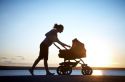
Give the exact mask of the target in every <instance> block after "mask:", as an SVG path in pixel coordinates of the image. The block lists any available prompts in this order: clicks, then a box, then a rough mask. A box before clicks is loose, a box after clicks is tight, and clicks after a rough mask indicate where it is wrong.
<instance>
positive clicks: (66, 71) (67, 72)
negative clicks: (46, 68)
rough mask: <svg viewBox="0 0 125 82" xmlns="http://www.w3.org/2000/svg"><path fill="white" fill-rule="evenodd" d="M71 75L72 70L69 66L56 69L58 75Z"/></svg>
mask: <svg viewBox="0 0 125 82" xmlns="http://www.w3.org/2000/svg"><path fill="white" fill-rule="evenodd" d="M71 73H72V68H71V67H70V66H59V67H58V68H57V74H58V75H70V74H71Z"/></svg>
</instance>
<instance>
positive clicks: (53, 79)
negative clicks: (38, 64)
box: [0, 75, 125, 82]
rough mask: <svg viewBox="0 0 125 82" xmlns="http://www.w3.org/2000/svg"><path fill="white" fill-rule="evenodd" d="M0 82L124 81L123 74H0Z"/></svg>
mask: <svg viewBox="0 0 125 82" xmlns="http://www.w3.org/2000/svg"><path fill="white" fill-rule="evenodd" d="M0 82H125V76H83V75H71V76H68V75H66V76H65V75H62V76H61V75H55V76H45V75H39V76H0Z"/></svg>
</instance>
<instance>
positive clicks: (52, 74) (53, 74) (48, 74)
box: [46, 72, 55, 75]
mask: <svg viewBox="0 0 125 82" xmlns="http://www.w3.org/2000/svg"><path fill="white" fill-rule="evenodd" d="M54 74H55V73H50V72H48V73H47V74H46V75H54Z"/></svg>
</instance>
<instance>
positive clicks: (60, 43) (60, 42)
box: [56, 38, 71, 48]
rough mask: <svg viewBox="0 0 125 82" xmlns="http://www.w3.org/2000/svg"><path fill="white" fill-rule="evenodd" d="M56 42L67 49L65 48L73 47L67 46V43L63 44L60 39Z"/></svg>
mask: <svg viewBox="0 0 125 82" xmlns="http://www.w3.org/2000/svg"><path fill="white" fill-rule="evenodd" d="M56 42H57V43H59V44H60V45H61V46H63V47H64V48H65V46H67V47H71V46H69V45H67V44H65V43H63V42H61V41H60V40H59V39H58V38H57V40H56Z"/></svg>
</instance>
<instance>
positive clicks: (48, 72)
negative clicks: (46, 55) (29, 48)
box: [44, 59, 54, 75]
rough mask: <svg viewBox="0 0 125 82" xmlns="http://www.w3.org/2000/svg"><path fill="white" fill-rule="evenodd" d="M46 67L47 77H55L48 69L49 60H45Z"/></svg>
mask: <svg viewBox="0 0 125 82" xmlns="http://www.w3.org/2000/svg"><path fill="white" fill-rule="evenodd" d="M44 67H45V70H46V75H54V73H51V72H50V71H49V69H48V60H45V59H44Z"/></svg>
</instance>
